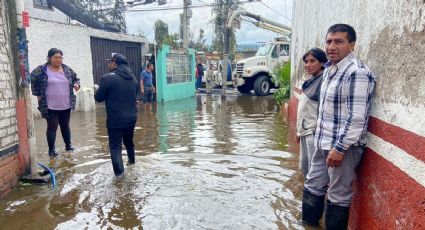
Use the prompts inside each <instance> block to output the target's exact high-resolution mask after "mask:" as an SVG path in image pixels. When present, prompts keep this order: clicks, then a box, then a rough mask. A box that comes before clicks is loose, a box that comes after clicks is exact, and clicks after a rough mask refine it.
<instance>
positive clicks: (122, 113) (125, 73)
mask: <svg viewBox="0 0 425 230" xmlns="http://www.w3.org/2000/svg"><path fill="white" fill-rule="evenodd" d="M137 85H138V84H137V80H136V78H135V77H134V74H133V72H132V71H131V70H130V68H128V66H127V65H119V66H118V67H117V68H116V69H115V70H113V71H112V72H111V73H107V74H105V75H103V76H102V78H101V79H100V83H99V89H98V90H97V92H96V94H95V96H94V98H95V99H96V101H98V102H102V101H105V107H106V115H107V119H106V126H107V127H108V128H125V127H130V126H133V125H134V124H135V123H136V120H137V107H136V94H137V91H138V86H137Z"/></svg>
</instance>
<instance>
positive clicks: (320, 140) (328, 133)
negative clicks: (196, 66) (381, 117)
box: [302, 24, 376, 230]
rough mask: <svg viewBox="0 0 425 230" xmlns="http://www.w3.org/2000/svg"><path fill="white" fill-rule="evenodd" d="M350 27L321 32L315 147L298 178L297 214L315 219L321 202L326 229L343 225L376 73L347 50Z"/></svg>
mask: <svg viewBox="0 0 425 230" xmlns="http://www.w3.org/2000/svg"><path fill="white" fill-rule="evenodd" d="M355 44H356V32H355V30H354V28H353V27H351V26H350V25H347V24H335V25H332V26H331V27H329V29H328V31H327V34H326V45H325V48H326V54H327V58H328V60H329V62H328V63H327V65H326V66H327V67H326V69H325V71H324V73H323V82H322V87H321V92H320V105H319V115H318V121H317V128H316V133H315V136H314V140H315V144H316V148H317V149H316V151H315V152H314V154H313V159H312V162H311V168H310V171H309V172H308V174H307V180H306V181H305V183H304V190H303V200H302V220H303V222H304V223H306V224H309V225H318V224H319V220H320V218H321V216H322V213H323V209H324V205H325V204H324V199H325V195H326V194H327V202H326V206H327V207H326V214H325V219H326V223H325V225H326V229H327V230H336V229H337V230H341V229H347V227H348V217H349V212H350V206H351V199H352V196H353V191H352V188H351V186H352V183H353V180H354V177H355V170H356V168H357V166H358V164H359V162H360V160H361V158H362V155H363V152H364V149H365V146H366V135H367V122H368V118H369V110H370V107H371V102H372V97H373V94H374V88H375V82H376V77H375V76H374V74H373V73H372V72H371V70H370V69H369V68H368V67H367V66H366V65H365V64H364V63H363V62H361V61H360V60H359V59H358V58H356V57H355V56H354V54H352V51H353V49H354V47H355Z"/></svg>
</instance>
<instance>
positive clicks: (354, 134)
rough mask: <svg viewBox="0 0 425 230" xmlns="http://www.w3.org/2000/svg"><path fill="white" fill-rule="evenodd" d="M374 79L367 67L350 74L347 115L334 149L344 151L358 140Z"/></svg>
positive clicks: (368, 105)
mask: <svg viewBox="0 0 425 230" xmlns="http://www.w3.org/2000/svg"><path fill="white" fill-rule="evenodd" d="M374 88H375V79H374V77H373V75H372V73H371V72H370V71H369V70H367V69H358V70H356V71H354V72H353V73H352V74H351V76H350V82H349V85H348V96H347V103H346V105H347V110H348V117H347V119H346V120H345V127H344V131H343V132H342V133H340V134H339V136H338V141H337V143H336V145H335V146H334V148H335V150H337V151H338V152H342V153H344V152H345V151H346V150H347V149H348V148H349V147H350V146H351V145H353V144H355V143H356V142H358V141H359V140H360V136H361V134H362V131H363V130H364V128H365V127H366V125H367V124H366V121H367V117H368V116H369V107H370V104H371V101H372V96H373V90H374Z"/></svg>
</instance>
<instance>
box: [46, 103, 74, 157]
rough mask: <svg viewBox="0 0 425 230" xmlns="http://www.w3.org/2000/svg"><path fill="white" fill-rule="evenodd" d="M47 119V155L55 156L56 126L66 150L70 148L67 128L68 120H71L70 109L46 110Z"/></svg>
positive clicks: (69, 134) (69, 133)
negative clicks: (59, 130)
mask: <svg viewBox="0 0 425 230" xmlns="http://www.w3.org/2000/svg"><path fill="white" fill-rule="evenodd" d="M48 113H49V118H47V119H46V120H47V131H46V137H47V144H48V146H49V155H53V154H56V152H55V141H56V130H57V129H58V125H59V126H60V129H61V134H62V138H63V141H64V143H65V146H66V148H68V147H70V146H71V129H70V128H69V120H70V118H71V109H66V110H50V109H49V110H48Z"/></svg>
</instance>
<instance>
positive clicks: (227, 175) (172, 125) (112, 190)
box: [0, 95, 303, 229]
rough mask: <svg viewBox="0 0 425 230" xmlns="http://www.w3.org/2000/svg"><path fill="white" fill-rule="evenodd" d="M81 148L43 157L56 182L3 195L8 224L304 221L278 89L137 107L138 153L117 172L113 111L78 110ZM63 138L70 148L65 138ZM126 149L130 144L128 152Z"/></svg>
mask: <svg viewBox="0 0 425 230" xmlns="http://www.w3.org/2000/svg"><path fill="white" fill-rule="evenodd" d="M71 124H72V127H71V129H72V134H73V141H74V145H76V146H77V148H78V149H77V151H75V152H73V153H66V152H64V151H60V156H59V157H58V158H55V159H49V158H48V157H47V154H46V152H47V147H46V144H45V138H44V130H45V121H44V120H37V121H36V125H37V147H38V156H39V161H41V162H48V164H49V165H50V166H51V167H52V168H54V169H55V170H56V171H60V173H59V174H60V176H59V178H58V182H59V186H58V188H56V189H54V190H52V189H51V188H49V187H48V186H34V185H24V186H21V187H20V188H18V189H16V190H15V191H13V192H12V193H10V194H9V195H8V196H7V197H5V198H3V199H2V200H1V201H0V208H2V210H4V211H3V213H2V215H1V216H0V223H1V225H0V226H1V228H5V229H11V228H14V229H29V228H31V229H34V228H36V229H52V228H57V229H83V228H88V229H110V228H112V229H119V228H124V229H137V228H140V229H141V228H142V227H143V228H146V229H176V228H178V229H200V228H201V229H202V228H207V229H247V228H260V229H303V226H302V225H301V224H300V222H299V219H300V207H301V203H300V196H301V194H300V193H301V189H302V182H301V178H302V177H301V174H300V173H299V172H298V170H297V167H298V158H297V155H294V154H291V153H288V152H285V151H284V150H285V149H286V148H287V147H288V143H287V141H286V135H287V131H286V130H287V129H286V126H285V124H283V122H282V119H281V117H280V116H279V114H278V113H277V112H276V106H275V103H274V99H273V98H272V97H255V96H232V95H230V96H228V97H226V98H225V99H223V98H222V97H221V96H220V95H208V96H207V95H198V96H197V97H195V98H190V99H187V100H181V101H176V102H169V103H164V104H161V103H159V104H157V105H154V106H153V107H152V108H149V109H148V108H144V107H140V108H139V114H138V121H137V124H136V131H135V147H136V155H137V160H136V161H137V162H136V164H135V165H133V166H129V167H126V168H125V176H124V177H121V178H115V177H114V176H113V172H112V166H111V163H110V160H109V152H108V144H107V132H106V128H105V112H104V108H103V107H102V106H99V107H98V108H97V110H96V111H93V112H86V113H74V114H73V116H72V120H71ZM58 147H59V148H63V146H61V145H60V144H59V145H58ZM124 156H125V154H124Z"/></svg>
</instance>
